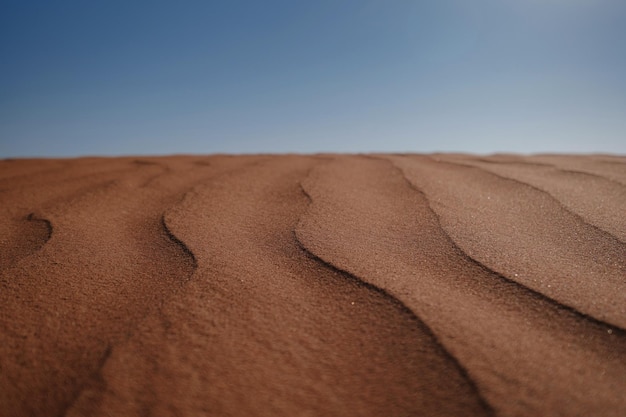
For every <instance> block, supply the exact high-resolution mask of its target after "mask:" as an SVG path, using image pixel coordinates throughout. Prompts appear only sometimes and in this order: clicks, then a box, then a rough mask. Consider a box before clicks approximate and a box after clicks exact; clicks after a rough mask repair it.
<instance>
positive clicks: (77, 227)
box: [0, 154, 626, 417]
mask: <svg viewBox="0 0 626 417" xmlns="http://www.w3.org/2000/svg"><path fill="white" fill-rule="evenodd" d="M0 416H1V417H22V416H68V417H69V416H246V417H248V416H377V417H381V416H511V417H512V416H529V417H530V416H533V417H534V416H567V417H573V416H598V417H600V416H602V417H612V416H613V417H624V416H626V157H619V156H611V155H584V156H580V155H578V156H566V155H535V156H519V155H492V156H485V157H478V156H469V155H462V154H431V155H390V154H380V155H379V154H369V155H331V154H328V155H326V154H319V155H275V156H272V155H258V156H229V155H212V156H171V157H137V158H131V157H124V158H79V159H58V160H52V159H32V160H28V159H19V160H3V161H0Z"/></svg>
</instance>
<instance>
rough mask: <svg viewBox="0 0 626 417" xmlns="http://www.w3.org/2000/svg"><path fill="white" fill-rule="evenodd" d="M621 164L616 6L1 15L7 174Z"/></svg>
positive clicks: (92, 9) (87, 8)
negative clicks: (229, 158) (138, 168)
mask: <svg viewBox="0 0 626 417" xmlns="http://www.w3.org/2000/svg"><path fill="white" fill-rule="evenodd" d="M318 151H337V152H367V151H389V152H403V151H411V152H431V151H465V152H474V153H490V152H503V151H505V152H506V151H508V152H524V153H530V152H612V153H626V1H624V0H472V1H469V0H424V1H419V0H413V1H411V0H362V1H356V0H354V1H353V0H343V1H342V0H312V1H299V0H284V1H277V0H267V1H257V0H249V1H240V0H223V1H159V0H150V1H147V0H146V1H131V0H124V1H115V0H107V1H85V0H76V1H68V0H57V1H49V0H46V1H37V0H35V1H25V0H3V1H2V2H1V3H0V157H6V156H75V155H120V154H169V153H215V152H228V153H252V152H318Z"/></svg>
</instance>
